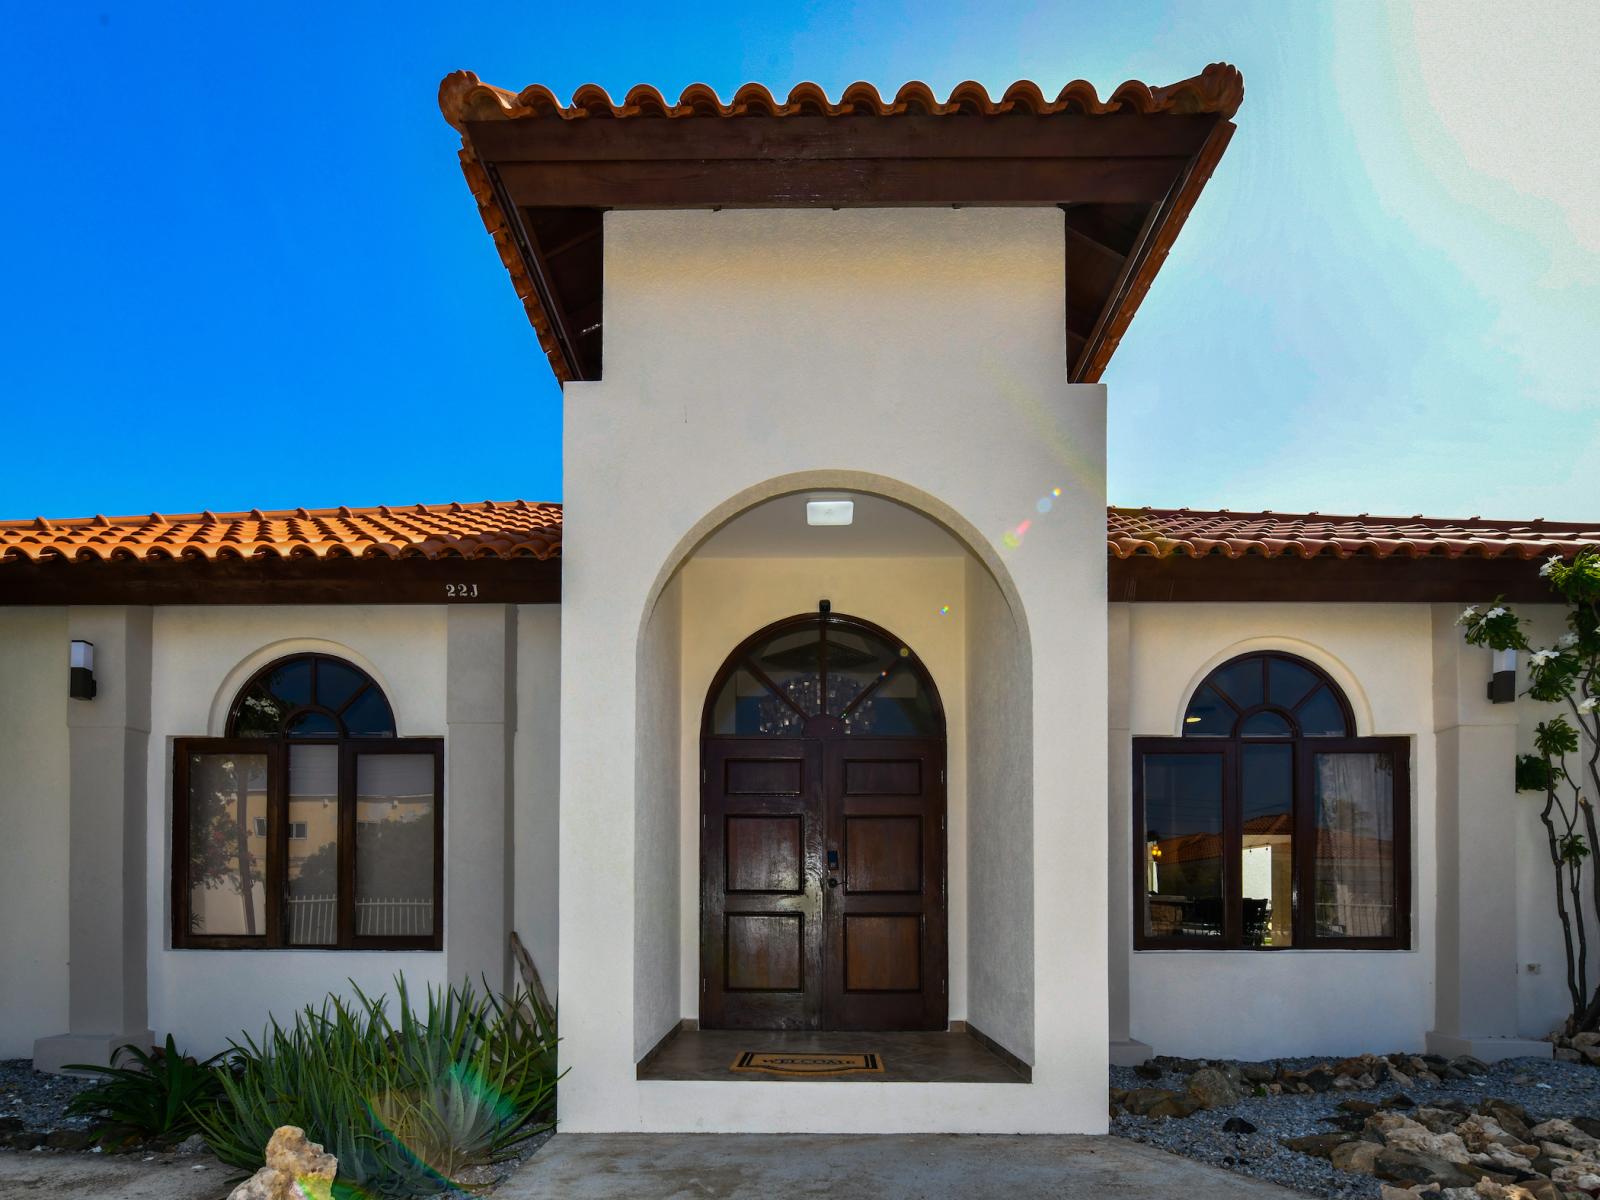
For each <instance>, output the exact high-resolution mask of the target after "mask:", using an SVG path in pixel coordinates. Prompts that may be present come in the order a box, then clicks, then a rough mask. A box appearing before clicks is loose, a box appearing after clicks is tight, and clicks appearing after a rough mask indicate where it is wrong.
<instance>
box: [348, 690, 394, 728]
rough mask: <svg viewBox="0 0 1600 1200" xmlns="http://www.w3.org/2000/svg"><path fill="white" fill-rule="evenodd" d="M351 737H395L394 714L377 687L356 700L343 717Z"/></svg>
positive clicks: (363, 693)
mask: <svg viewBox="0 0 1600 1200" xmlns="http://www.w3.org/2000/svg"><path fill="white" fill-rule="evenodd" d="M342 720H343V721H344V727H345V730H346V731H347V732H348V733H349V734H350V736H351V737H393V736H394V714H393V713H392V712H390V711H389V702H388V701H387V700H385V699H384V698H383V693H382V692H380V691H379V690H378V689H377V687H375V686H374V687H369V688H368V689H367V690H366V691H364V692H362V693H361V695H359V696H357V697H356V698H355V701H354V703H352V704H351V705H350V707H349V708H347V709H345V710H344V714H343V716H342Z"/></svg>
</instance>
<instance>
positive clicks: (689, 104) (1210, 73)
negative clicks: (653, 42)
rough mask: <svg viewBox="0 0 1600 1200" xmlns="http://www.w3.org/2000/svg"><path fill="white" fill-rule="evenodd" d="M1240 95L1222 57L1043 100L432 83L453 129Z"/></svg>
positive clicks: (987, 110) (1177, 102) (998, 109)
mask: <svg viewBox="0 0 1600 1200" xmlns="http://www.w3.org/2000/svg"><path fill="white" fill-rule="evenodd" d="M1243 101H1244V77H1243V76H1242V75H1240V74H1239V71H1238V69H1237V68H1235V67H1233V66H1231V65H1230V64H1228V63H1212V64H1211V65H1210V66H1209V67H1207V68H1206V69H1205V70H1204V71H1203V72H1201V73H1200V74H1199V75H1196V76H1195V77H1194V78H1192V79H1185V80H1182V81H1181V82H1179V83H1174V84H1170V85H1168V86H1166V87H1151V86H1150V85H1149V84H1145V83H1140V82H1139V81H1138V80H1137V79H1130V80H1128V82H1126V83H1124V84H1122V85H1121V86H1120V87H1118V88H1117V89H1116V90H1115V91H1114V92H1112V93H1111V95H1109V96H1107V97H1106V98H1105V99H1104V100H1102V99H1100V96H1099V93H1098V92H1096V91H1095V87H1094V84H1092V83H1089V82H1087V81H1085V80H1082V79H1075V80H1073V81H1072V82H1071V83H1069V84H1067V86H1066V87H1064V88H1062V89H1061V91H1060V92H1058V93H1057V94H1056V97H1055V99H1053V100H1050V99H1046V97H1045V95H1044V93H1043V92H1042V91H1041V90H1040V88H1039V85H1038V84H1036V83H1034V82H1032V81H1031V80H1027V79H1019V80H1017V81H1016V82H1015V83H1013V84H1012V85H1011V86H1010V87H1008V88H1006V90H1005V91H1004V92H1003V93H1001V96H1000V98H999V99H998V100H995V99H992V98H991V97H990V95H989V93H988V91H987V90H986V89H985V88H984V86H983V85H982V84H981V83H975V82H973V81H972V80H970V79H969V80H968V81H966V82H965V83H958V84H957V85H956V86H955V87H954V88H952V89H951V90H950V94H949V95H948V96H946V97H945V99H944V100H943V101H941V100H940V99H939V98H938V96H937V95H936V94H935V93H934V91H933V89H932V88H930V87H929V86H928V85H927V84H925V83H922V82H920V81H918V80H912V81H911V82H910V83H907V84H905V85H904V86H902V87H901V88H900V90H899V91H897V92H896V93H895V94H894V98H893V99H892V100H885V99H884V98H883V97H882V96H881V95H880V94H879V92H878V89H877V88H875V87H873V85H872V84H870V83H860V82H858V83H852V84H851V85H850V86H849V87H847V88H845V89H844V91H843V92H841V93H840V94H839V100H838V102H837V103H835V102H834V101H832V100H829V99H828V93H827V92H825V91H824V90H823V89H822V88H821V87H820V86H818V85H817V84H815V83H801V84H797V85H795V87H793V88H792V89H790V92H789V95H788V97H787V98H786V99H784V100H782V101H779V100H776V99H774V98H773V95H772V93H771V92H769V91H768V90H767V89H766V88H765V87H764V86H762V85H761V84H759V83H747V84H745V85H744V86H743V87H741V88H739V90H738V91H736V92H734V94H733V98H732V99H731V100H729V101H728V103H726V104H724V103H723V102H722V101H721V100H720V99H719V98H718V97H717V93H716V92H715V91H713V90H712V89H711V88H709V87H707V86H706V85H705V84H703V83H695V84H690V85H689V86H688V87H686V88H684V90H683V92H682V93H681V94H680V95H679V96H678V99H677V101H676V102H675V103H669V102H668V101H667V99H666V98H665V97H664V96H662V94H661V93H660V92H659V91H657V90H656V89H655V88H653V87H651V86H650V85H649V84H639V85H638V86H637V87H634V88H631V89H629V91H628V94H627V95H626V96H625V97H623V100H622V103H621V104H618V103H616V102H615V101H613V100H612V99H611V97H610V96H609V95H608V94H607V93H606V91H605V89H604V88H601V87H599V86H597V85H596V84H592V83H588V84H584V85H583V86H582V87H580V88H579V89H578V90H577V91H576V92H574V93H573V94H572V102H571V103H570V104H562V103H561V101H560V100H559V99H557V97H556V94H555V93H554V92H552V91H551V90H550V89H549V88H547V87H545V86H543V85H542V84H534V85H533V86H532V87H526V88H523V89H522V91H520V92H512V91H507V90H506V89H505V88H497V87H492V86H490V85H489V84H487V83H484V82H482V81H481V80H480V79H479V78H478V77H477V75H475V74H473V73H472V72H471V71H455V72H453V73H451V74H449V75H446V76H445V77H444V80H443V82H441V83H440V84H439V109H440V111H441V112H443V113H444V116H445V119H446V120H447V121H449V122H450V124H451V125H453V126H455V127H456V128H457V129H461V128H462V126H463V125H464V124H465V123H466V122H468V121H490V120H496V119H500V118H526V117H560V118H562V119H564V120H568V121H573V120H583V119H586V118H590V117H602V118H630V117H668V118H680V119H681V118H693V117H798V116H807V117H853V116H874V117H894V116H902V115H904V114H907V113H910V114H914V115H920V116H930V117H945V116H954V115H957V114H962V115H972V116H984V117H992V116H998V115H1000V114H1002V113H1026V114H1028V115H1030V116H1038V117H1043V116H1052V115H1054V114H1056V113H1061V112H1071V113H1081V114H1084V115H1087V116H1100V115H1102V114H1105V113H1129V112H1131V113H1139V114H1141V115H1149V114H1151V113H1169V112H1170V113H1219V114H1221V115H1222V116H1223V117H1232V116H1233V115H1234V114H1235V113H1236V112H1238V111H1239V105H1240V104H1241V103H1243Z"/></svg>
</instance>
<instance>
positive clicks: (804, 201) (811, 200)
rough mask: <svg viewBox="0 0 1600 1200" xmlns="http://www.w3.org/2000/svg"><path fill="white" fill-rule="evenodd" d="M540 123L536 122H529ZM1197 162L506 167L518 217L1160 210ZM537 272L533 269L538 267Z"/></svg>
mask: <svg viewBox="0 0 1600 1200" xmlns="http://www.w3.org/2000/svg"><path fill="white" fill-rule="evenodd" d="M530 123H531V122H530ZM1189 162H1190V160H1189V159H1188V158H1186V157H1185V158H1167V157H1132V156H1122V157H1110V156H1108V157H1104V158H1007V157H1003V156H991V157H989V158H971V159H945V158H876V159H864V158H854V159H844V158H829V159H815V160H801V159H793V158H751V159H724V160H722V161H720V162H704V161H697V160H680V161H662V160H646V159H640V160H628V161H606V162H589V161H560V162H557V161H541V162H498V163H495V164H494V168H495V170H496V171H497V172H498V180H497V184H498V186H499V187H500V188H502V189H503V190H504V194H505V195H506V197H507V198H508V199H509V201H510V202H511V204H512V205H513V206H515V207H518V208H539V207H545V208H610V209H679V208H822V207H826V208H864V207H870V208H882V207H907V208H924V207H925V208H933V207H938V208H943V207H948V206H950V205H953V204H959V205H974V206H979V205H984V206H988V205H993V206H1007V207H1010V206H1038V207H1049V206H1054V205H1056V204H1059V203H1061V202H1062V201H1063V200H1070V201H1072V202H1075V203H1094V204H1157V203H1159V202H1160V201H1161V199H1162V197H1164V196H1166V195H1167V194H1168V192H1169V190H1170V189H1171V188H1172V184H1173V179H1174V178H1175V177H1176V176H1179V175H1181V174H1182V173H1183V172H1184V170H1185V169H1186V167H1187V166H1188V165H1189ZM529 265H530V268H531V267H532V265H533V264H531V263H530V264H529Z"/></svg>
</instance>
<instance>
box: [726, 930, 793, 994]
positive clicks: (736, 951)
mask: <svg viewBox="0 0 1600 1200" xmlns="http://www.w3.org/2000/svg"><path fill="white" fill-rule="evenodd" d="M725 924H726V928H727V938H726V943H725V945H726V951H725V953H726V955H727V958H726V959H725V961H724V968H725V974H724V978H725V979H726V981H727V990H728V991H730V992H790V993H796V992H798V993H804V992H805V990H806V978H805V974H806V972H805V957H806V956H805V914H804V913H797V912H795V913H728V914H727V916H726V917H725Z"/></svg>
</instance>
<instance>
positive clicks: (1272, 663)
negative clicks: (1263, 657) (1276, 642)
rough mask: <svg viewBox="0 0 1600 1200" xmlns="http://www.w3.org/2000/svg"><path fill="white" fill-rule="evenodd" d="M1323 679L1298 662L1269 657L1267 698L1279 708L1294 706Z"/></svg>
mask: <svg viewBox="0 0 1600 1200" xmlns="http://www.w3.org/2000/svg"><path fill="white" fill-rule="evenodd" d="M1321 682H1322V680H1320V679H1318V678H1317V676H1316V675H1315V674H1314V673H1313V672H1311V671H1308V670H1307V669H1306V668H1305V667H1302V666H1301V665H1300V664H1299V663H1297V662H1290V661H1289V660H1288V659H1286V658H1269V659H1267V699H1268V700H1270V701H1271V702H1272V703H1273V704H1276V705H1277V706H1278V707H1279V708H1293V707H1294V706H1295V705H1296V704H1299V703H1300V701H1302V700H1304V699H1305V698H1306V693H1307V692H1309V691H1310V690H1311V689H1312V688H1314V687H1316V686H1317V685H1318V684H1319V683H1321Z"/></svg>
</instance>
